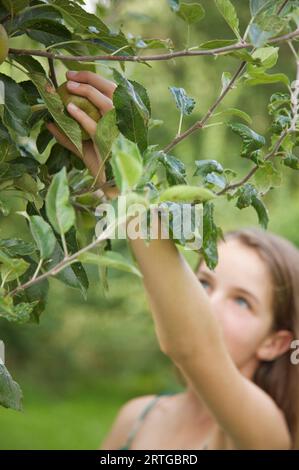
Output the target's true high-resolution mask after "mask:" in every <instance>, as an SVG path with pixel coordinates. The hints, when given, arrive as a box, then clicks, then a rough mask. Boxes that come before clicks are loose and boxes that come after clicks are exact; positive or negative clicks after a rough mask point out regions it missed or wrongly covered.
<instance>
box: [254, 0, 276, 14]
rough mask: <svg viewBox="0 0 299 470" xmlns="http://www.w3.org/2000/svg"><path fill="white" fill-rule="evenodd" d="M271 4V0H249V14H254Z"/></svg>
mask: <svg viewBox="0 0 299 470" xmlns="http://www.w3.org/2000/svg"><path fill="white" fill-rule="evenodd" d="M271 5H273V0H250V13H251V16H256V15H258V14H259V13H261V12H262V11H263V10H264V9H265V8H267V7H268V6H271Z"/></svg>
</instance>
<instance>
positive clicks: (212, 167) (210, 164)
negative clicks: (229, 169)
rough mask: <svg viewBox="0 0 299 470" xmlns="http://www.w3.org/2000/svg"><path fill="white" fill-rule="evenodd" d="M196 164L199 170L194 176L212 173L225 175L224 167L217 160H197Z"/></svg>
mask: <svg viewBox="0 0 299 470" xmlns="http://www.w3.org/2000/svg"><path fill="white" fill-rule="evenodd" d="M194 163H195V165H196V167H197V169H196V171H195V173H194V175H193V176H198V175H201V176H206V175H207V174H208V173H211V172H212V171H213V172H216V173H219V174H222V173H223V167H222V165H221V163H219V162H217V160H195V162H194Z"/></svg>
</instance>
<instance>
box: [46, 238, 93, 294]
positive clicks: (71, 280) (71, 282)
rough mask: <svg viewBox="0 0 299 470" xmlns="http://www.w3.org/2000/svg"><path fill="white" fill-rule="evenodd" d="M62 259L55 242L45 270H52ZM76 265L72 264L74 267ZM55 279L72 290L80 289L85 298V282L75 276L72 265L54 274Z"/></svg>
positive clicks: (62, 255)
mask: <svg viewBox="0 0 299 470" xmlns="http://www.w3.org/2000/svg"><path fill="white" fill-rule="evenodd" d="M67 235H68V234H67ZM63 258H64V252H63V250H62V248H61V246H60V245H59V243H58V242H56V245H55V249H54V252H53V254H52V256H51V259H50V260H49V261H47V269H51V268H54V267H55V266H57V264H58V263H59V262H60V261H62V260H63ZM75 264H76V263H74V265H75ZM55 279H58V280H59V281H61V282H63V284H66V285H67V286H69V287H72V288H74V289H80V290H81V292H82V294H83V296H84V297H86V282H85V281H83V282H82V279H81V278H80V277H78V276H77V274H76V273H75V271H74V269H73V265H70V266H66V267H65V268H64V269H63V270H62V271H60V272H59V273H58V274H55Z"/></svg>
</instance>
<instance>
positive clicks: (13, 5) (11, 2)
mask: <svg viewBox="0 0 299 470" xmlns="http://www.w3.org/2000/svg"><path fill="white" fill-rule="evenodd" d="M1 3H2V4H3V5H4V6H5V8H6V10H7V11H9V13H10V14H11V15H12V16H14V15H15V14H16V13H18V12H20V11H22V10H23V9H24V8H26V7H28V6H29V0H1Z"/></svg>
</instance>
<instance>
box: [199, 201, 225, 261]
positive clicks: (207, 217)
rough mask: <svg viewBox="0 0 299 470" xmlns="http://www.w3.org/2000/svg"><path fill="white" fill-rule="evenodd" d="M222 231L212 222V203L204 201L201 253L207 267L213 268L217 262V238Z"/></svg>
mask: <svg viewBox="0 0 299 470" xmlns="http://www.w3.org/2000/svg"><path fill="white" fill-rule="evenodd" d="M220 236H222V237H223V234H222V231H221V229H220V228H219V227H217V226H216V224H215V222H214V204H213V203H212V202H206V203H204V205H203V243H202V247H201V250H200V251H201V253H202V255H203V257H204V260H205V262H206V264H207V266H208V268H209V269H215V267H216V266H217V263H218V247H217V242H218V238H219V237H220Z"/></svg>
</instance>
